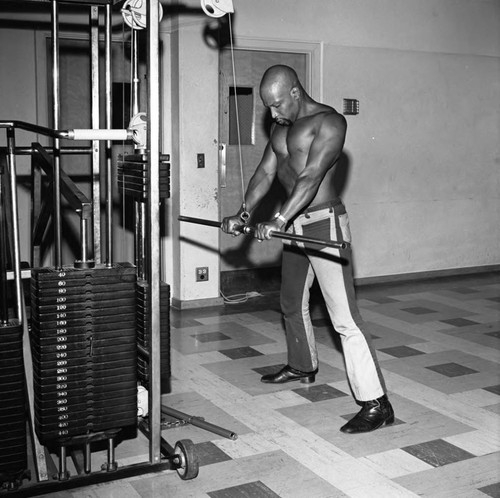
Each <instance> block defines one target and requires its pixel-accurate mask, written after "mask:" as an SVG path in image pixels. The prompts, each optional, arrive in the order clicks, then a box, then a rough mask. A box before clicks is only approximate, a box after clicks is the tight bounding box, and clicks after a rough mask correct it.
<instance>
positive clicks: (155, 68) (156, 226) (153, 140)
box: [147, 0, 161, 463]
mask: <svg viewBox="0 0 500 498" xmlns="http://www.w3.org/2000/svg"><path fill="white" fill-rule="evenodd" d="M147 7H148V8H147V26H148V37H147V39H148V61H147V64H148V96H149V98H148V113H147V115H148V133H147V144H148V151H149V166H150V178H149V185H148V216H147V225H148V226H147V239H148V244H147V251H148V253H149V258H148V267H147V274H148V281H149V292H150V293H151V294H150V296H151V301H150V303H151V305H150V307H149V314H150V316H149V319H150V324H151V335H150V337H151V344H150V351H149V352H150V357H149V372H150V379H151V382H150V386H149V387H150V393H149V394H150V396H149V420H150V440H149V457H150V461H151V463H158V462H159V461H160V458H161V454H160V452H161V382H160V379H161V375H160V374H161V372H160V275H161V271H160V267H161V257H160V195H159V184H160V182H159V176H160V175H159V173H160V172H159V169H160V40H159V12H158V9H159V5H158V0H149V1H148V5H147Z"/></svg>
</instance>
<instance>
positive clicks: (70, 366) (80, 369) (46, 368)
mask: <svg viewBox="0 0 500 498" xmlns="http://www.w3.org/2000/svg"><path fill="white" fill-rule="evenodd" d="M111 358H112V356H110V357H109V358H108V357H106V358H104V359H103V361H100V362H93V361H92V360H91V359H90V360H87V359H85V358H81V359H79V360H77V359H74V360H59V361H53V362H43V363H41V364H40V363H38V362H37V363H36V365H35V364H34V365H33V366H34V367H35V368H34V369H33V370H34V371H35V370H36V373H37V375H38V376H39V377H40V376H57V375H71V374H75V375H77V374H82V375H85V374H86V373H87V372H89V371H90V372H93V373H94V374H95V375H100V373H101V372H102V371H104V372H107V371H116V370H117V369H122V368H129V367H130V366H131V365H132V366H134V361H133V360H134V359H133V358H131V357H130V356H125V357H120V358H119V359H117V360H111Z"/></svg>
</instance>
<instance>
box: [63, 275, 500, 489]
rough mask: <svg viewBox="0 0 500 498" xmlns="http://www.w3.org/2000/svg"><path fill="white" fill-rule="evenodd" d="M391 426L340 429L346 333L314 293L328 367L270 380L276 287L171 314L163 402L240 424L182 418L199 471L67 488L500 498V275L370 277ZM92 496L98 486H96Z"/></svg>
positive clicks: (361, 295) (370, 306)
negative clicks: (189, 476)
mask: <svg viewBox="0 0 500 498" xmlns="http://www.w3.org/2000/svg"><path fill="white" fill-rule="evenodd" d="M358 302H359V305H360V308H361V311H362V314H363V317H364V318H365V321H366V322H367V324H368V325H369V326H370V327H371V330H372V333H373V336H374V345H375V347H376V349H377V351H378V357H379V360H380V364H381V368H382V370H383V373H384V376H385V380H386V383H387V387H388V390H389V396H390V399H391V402H392V404H393V406H394V409H395V413H396V421H395V423H394V425H392V426H389V427H384V428H383V429H380V430H377V431H374V432H373V433H369V434H364V435H347V434H343V433H341V432H340V431H339V427H340V426H341V425H342V424H343V423H345V420H346V419H349V418H350V417H352V415H353V414H354V413H356V412H357V411H358V409H359V408H358V406H357V405H356V404H355V403H354V401H353V399H352V396H351V393H350V390H349V387H348V384H347V381H346V378H345V373H344V364H343V357H342V355H341V353H340V351H339V346H338V344H339V342H338V340H337V338H336V336H335V333H334V331H333V329H332V328H331V326H330V324H329V321H328V320H327V319H326V316H325V313H324V310H323V307H322V303H321V300H320V299H319V298H318V297H316V298H315V301H314V306H313V309H312V316H313V319H314V325H315V330H316V337H317V342H318V349H319V357H320V369H319V373H318V375H317V377H316V382H315V383H314V384H311V385H308V386H306V385H303V384H298V383H289V384H285V385H269V384H263V383H261V382H260V381H259V379H260V376H261V375H263V374H265V373H268V372H270V371H274V370H275V369H277V368H279V367H280V366H281V365H284V364H285V363H286V347H285V342H284V334H283V326H282V322H281V314H280V312H279V307H278V301H277V299H276V296H266V297H265V298H256V299H254V300H252V301H249V302H247V303H245V304H239V305H226V306H225V307H223V308H216V309H214V308H211V309H200V310H190V311H183V312H175V311H172V317H171V327H172V337H171V341H172V362H173V365H172V368H173V374H174V378H173V380H172V394H168V395H165V396H164V399H163V403H164V404H167V405H169V406H171V407H172V408H175V409H177V410H181V411H183V412H186V413H189V414H192V415H196V416H202V417H203V418H205V420H207V421H208V422H211V423H214V424H216V425H218V426H220V427H223V428H226V429H229V430H231V431H234V432H236V433H237V434H238V439H237V440H230V439H225V438H223V437H221V436H219V435H217V434H213V433H211V432H207V431H204V430H201V429H198V428H196V427H193V426H183V427H178V428H174V429H169V430H167V431H164V433H163V436H164V438H165V439H166V440H167V441H169V442H171V443H174V442H175V441H177V440H179V439H184V438H187V439H191V440H192V441H193V442H194V444H195V448H196V451H197V455H198V457H199V460H200V473H199V476H198V477H197V478H196V479H194V480H191V481H182V480H180V479H179V477H178V476H177V474H176V473H175V472H171V471H168V472H165V473H162V474H155V475H148V476H140V477H137V478H134V479H130V480H127V481H122V482H120V483H111V484H107V485H101V486H99V487H94V488H93V489H92V491H91V494H90V495H89V494H88V491H85V490H84V489H81V490H75V491H73V492H68V495H71V496H106V497H109V496H118V495H120V497H121V498H128V497H138V496H140V497H144V498H146V497H157V496H172V497H175V498H183V497H211V498H240V497H241V498H243V497H255V498H260V497H263V498H264V497H273V498H276V497H280V498H288V497H297V498H301V497H308V498H309V497H310V498H322V497H324V498H326V497H328V498H333V497H353V498H354V497H355V498H358V497H359V498H363V497H370V498H371V497H383V498H387V497H416V496H433V497H451V496H453V497H464V498H465V497H467V498H474V497H477V498H481V497H482V498H485V497H500V304H499V303H500V276H499V275H483V276H476V277H473V276H469V277H464V278H461V279H457V278H455V279H446V280H436V281H432V282H419V283H414V284H411V283H408V284H405V285H404V284H399V285H393V286H389V285H384V286H373V287H361V288H360V289H359V290H358ZM86 493H87V494H86Z"/></svg>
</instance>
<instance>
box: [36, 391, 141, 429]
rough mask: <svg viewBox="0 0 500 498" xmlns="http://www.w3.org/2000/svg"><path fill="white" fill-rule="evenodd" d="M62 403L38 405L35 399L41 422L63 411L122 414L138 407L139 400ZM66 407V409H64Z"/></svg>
mask: <svg viewBox="0 0 500 498" xmlns="http://www.w3.org/2000/svg"><path fill="white" fill-rule="evenodd" d="M60 401H61V402H62V403H61V404H58V405H55V406H45V405H44V406H38V404H37V403H36V401H35V406H34V409H35V414H36V416H37V418H38V420H39V421H40V422H41V423H47V422H50V420H51V417H54V416H57V415H60V414H62V413H65V414H68V415H71V416H81V417H82V418H83V417H88V416H96V417H97V416H102V415H109V416H112V415H115V416H120V415H121V414H124V413H127V412H128V411H129V410H136V409H137V402H136V399H135V397H134V399H133V400H132V401H130V400H127V399H125V400H121V399H117V400H114V401H113V403H112V404H111V405H110V402H109V401H101V402H95V403H68V402H64V400H60ZM62 409H64V411H63V410H62Z"/></svg>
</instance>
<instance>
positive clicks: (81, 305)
mask: <svg viewBox="0 0 500 498" xmlns="http://www.w3.org/2000/svg"><path fill="white" fill-rule="evenodd" d="M135 302H136V299H135V296H128V297H122V298H118V297H116V296H113V297H112V296H110V298H109V299H100V300H94V299H86V300H84V301H82V300H80V301H79V302H77V301H75V302H62V303H61V302H59V303H44V304H42V303H36V304H33V303H32V306H31V309H32V311H33V310H34V311H36V313H37V314H38V315H44V314H45V313H62V312H68V311H86V310H92V309H103V308H113V307H114V308H115V311H116V310H117V309H118V308H121V307H123V306H125V307H127V306H130V307H133V306H135Z"/></svg>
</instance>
